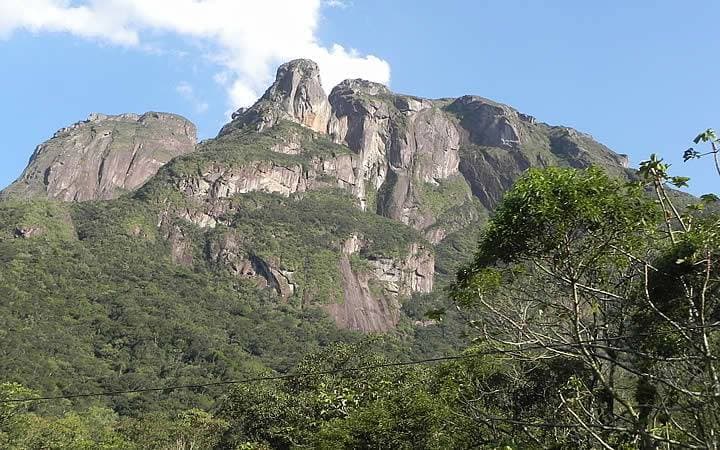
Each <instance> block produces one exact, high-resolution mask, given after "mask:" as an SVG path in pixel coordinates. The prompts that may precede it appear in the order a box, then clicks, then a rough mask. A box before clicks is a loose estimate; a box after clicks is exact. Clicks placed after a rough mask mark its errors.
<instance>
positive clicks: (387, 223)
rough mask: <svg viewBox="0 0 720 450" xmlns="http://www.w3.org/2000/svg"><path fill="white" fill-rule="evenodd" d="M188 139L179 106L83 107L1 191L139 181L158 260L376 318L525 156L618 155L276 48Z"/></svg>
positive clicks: (383, 322)
mask: <svg viewBox="0 0 720 450" xmlns="http://www.w3.org/2000/svg"><path fill="white" fill-rule="evenodd" d="M194 148H195V128H194V127H193V126H192V124H190V123H189V122H187V121H186V120H185V119H182V118H180V117H178V116H173V115H169V114H160V113H148V114H145V115H143V116H135V115H122V116H111V117H108V116H93V117H91V118H90V119H89V120H87V121H85V122H81V123H79V124H76V125H74V126H73V127H70V128H68V129H64V130H61V131H59V132H58V133H57V134H56V135H55V137H53V139H51V140H50V141H48V142H47V143H45V144H42V145H41V146H39V147H38V149H37V150H36V152H35V154H34V155H33V157H32V159H31V162H30V165H29V166H28V168H27V169H26V171H25V172H24V173H23V175H22V177H21V178H20V180H18V181H17V182H16V183H15V184H13V185H12V186H11V187H10V188H8V189H7V190H6V191H5V192H4V193H3V196H45V197H50V198H52V199H58V200H76V201H82V200H90V199H111V198H114V197H117V196H118V195H119V194H121V193H123V192H127V191H132V190H134V189H138V190H137V191H136V192H135V194H134V195H133V199H132V200H133V201H137V202H140V203H142V204H143V205H146V206H147V207H149V208H153V211H154V214H156V216H157V217H156V225H157V227H158V229H159V230H160V235H161V236H163V237H164V239H165V240H166V241H167V245H168V248H169V255H168V257H169V258H170V259H169V260H172V261H173V262H175V263H176V264H178V265H182V266H188V267H192V266H197V265H208V266H209V267H210V268H211V269H212V270H215V271H220V272H223V273H226V274H229V275H231V276H232V277H234V278H235V279H242V280H245V281H247V280H250V281H252V283H253V284H254V285H255V286H256V287H257V288H258V289H261V290H264V292H267V293H271V295H274V296H276V298H278V299H279V300H280V301H282V302H299V303H300V304H301V305H302V306H303V307H306V306H312V305H315V306H320V307H321V308H323V309H324V310H325V311H326V312H327V313H328V314H329V315H330V316H331V317H332V318H333V319H334V320H335V322H336V324H337V325H338V326H340V327H344V328H351V329H355V330H361V331H365V332H384V331H388V330H390V329H392V328H394V327H395V326H396V324H397V323H398V321H399V320H400V319H401V316H402V313H401V304H402V303H403V302H404V301H409V300H408V299H409V298H410V297H411V296H412V295H413V294H423V293H429V292H431V291H432V290H433V289H434V288H435V285H436V284H437V283H436V280H435V272H436V267H435V265H436V258H437V260H438V263H439V266H440V267H445V272H443V271H442V270H441V271H440V272H439V273H441V274H443V275H445V276H447V273H448V268H451V267H453V264H452V261H448V260H447V258H451V257H452V255H455V256H457V255H458V254H460V253H463V251H464V250H462V249H463V248H466V246H472V245H474V242H469V241H468V239H469V240H472V238H467V239H464V236H475V234H474V230H476V229H477V228H478V226H479V224H480V223H481V222H482V220H484V218H485V217H487V215H488V214H489V212H490V211H492V209H493V208H494V207H495V206H496V205H497V204H498V202H499V201H500V200H501V198H502V195H503V193H504V192H505V191H506V190H507V189H509V188H510V186H511V185H512V183H513V182H514V181H515V180H516V179H517V177H519V176H520V175H521V174H522V172H523V171H525V170H526V169H528V168H529V167H543V166H549V165H562V166H571V167H587V166H589V165H591V164H596V165H600V166H602V167H604V168H605V169H607V170H608V171H610V172H612V173H615V174H617V175H623V174H624V172H625V168H626V167H627V159H626V158H625V157H623V156H622V155H617V154H615V153H614V152H612V151H611V150H610V149H608V148H607V147H605V146H603V145H601V144H599V143H597V142H596V141H594V140H593V139H592V138H591V137H590V136H588V135H586V134H583V133H580V132H578V131H576V130H573V129H570V128H566V127H556V126H550V125H547V124H544V123H540V122H538V121H536V120H535V118H533V117H532V116H529V115H526V114H523V113H520V112H518V111H517V110H515V109H513V108H511V107H509V106H507V105H502V104H499V103H496V102H493V101H491V100H488V99H485V98H482V97H477V96H464V97H460V98H458V99H436V100H431V99H424V98H419V97H413V96H409V95H401V94H396V93H393V92H392V91H390V90H389V89H388V88H387V87H385V86H383V85H380V84H377V83H371V82H368V81H364V80H346V81H343V82H342V83H340V84H339V85H338V86H336V87H335V88H334V89H332V91H331V92H330V95H329V96H327V95H326V93H325V91H324V90H323V87H322V85H321V80H320V74H319V70H318V67H317V65H316V64H315V63H314V62H312V61H308V60H296V61H291V62H289V63H287V64H283V65H282V66H281V67H280V68H279V69H278V71H277V78H276V80H275V82H274V83H273V84H272V86H270V88H269V89H268V90H267V91H266V92H265V94H264V95H263V96H262V97H261V98H260V99H259V100H258V101H257V103H256V104H255V105H253V106H252V107H250V108H247V109H241V110H238V111H237V112H236V113H235V114H233V118H232V121H231V122H230V123H228V124H227V125H225V126H224V127H223V128H222V130H221V131H220V133H219V135H218V136H217V138H215V139H210V140H207V141H204V142H202V143H201V144H199V145H197V147H196V148H195V151H192V150H193V149H194ZM179 155H183V156H181V157H179V158H175V159H173V158H174V157H176V156H179ZM171 160H172V161H171ZM166 163H167V164H166ZM164 164H166V165H165V166H164V167H162V168H161V166H163V165H164ZM158 169H160V170H158ZM156 172H157V174H156ZM148 180H149V181H148ZM146 181H148V182H147V183H146V184H145V182H146ZM141 186H142V187H141ZM19 233H20V234H21V235H22V236H21V237H27V238H32V234H33V231H32V229H31V228H28V229H27V231H25V229H23V230H21V231H20V232H19ZM26 235H27V236H26ZM463 239H464V240H463ZM466 241H468V242H466ZM458 249H460V250H458ZM465 253H467V252H465ZM449 255H450V256H449ZM441 258H444V260H442V261H441Z"/></svg>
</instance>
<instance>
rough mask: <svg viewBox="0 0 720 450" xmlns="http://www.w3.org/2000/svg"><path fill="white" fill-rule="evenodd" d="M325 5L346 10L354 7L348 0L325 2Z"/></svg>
mask: <svg viewBox="0 0 720 450" xmlns="http://www.w3.org/2000/svg"><path fill="white" fill-rule="evenodd" d="M324 5H325V6H327V7H330V8H340V9H345V8H349V7H350V6H352V3H350V2H349V1H347V0H325V2H324Z"/></svg>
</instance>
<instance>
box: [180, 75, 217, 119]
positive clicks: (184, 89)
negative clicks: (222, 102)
mask: <svg viewBox="0 0 720 450" xmlns="http://www.w3.org/2000/svg"><path fill="white" fill-rule="evenodd" d="M175 91H177V93H178V94H180V96H181V97H182V98H184V99H185V100H187V101H188V102H190V103H192V105H193V107H194V108H195V112H197V113H199V114H202V113H204V112H206V111H207V110H208V109H209V108H210V105H209V104H208V103H207V102H204V101H202V100H200V99H199V98H198V97H197V96H196V95H195V89H194V88H193V87H192V85H191V84H190V83H188V82H187V81H181V82H180V84H178V85H177V86H176V87H175Z"/></svg>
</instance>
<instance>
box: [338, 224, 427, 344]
mask: <svg viewBox="0 0 720 450" xmlns="http://www.w3.org/2000/svg"><path fill="white" fill-rule="evenodd" d="M362 246H363V242H362V240H361V239H359V238H358V236H356V235H353V236H351V237H350V238H349V239H347V240H346V241H345V242H344V243H343V247H342V256H341V258H340V265H339V266H340V274H341V276H342V287H343V301H342V302H341V303H334V304H331V305H327V307H326V309H327V311H328V313H329V314H330V316H332V317H333V319H335V322H336V323H337V325H338V326H340V327H343V328H349V329H353V330H359V331H364V332H366V333H368V332H384V331H388V330H390V329H392V328H394V327H395V325H397V322H398V321H399V320H400V303H399V297H404V296H408V295H410V294H411V293H413V292H430V291H432V288H433V275H434V272H435V259H434V256H433V255H432V253H431V252H430V251H428V249H426V248H424V247H422V246H420V245H418V244H412V245H411V246H410V249H409V252H408V255H407V256H406V257H405V258H404V259H401V260H398V259H394V258H372V259H370V261H369V262H370V264H369V267H368V268H364V269H356V268H353V267H352V264H351V263H350V257H351V256H352V255H354V254H356V253H357V252H359V251H360V250H361V249H362ZM373 286H375V289H373Z"/></svg>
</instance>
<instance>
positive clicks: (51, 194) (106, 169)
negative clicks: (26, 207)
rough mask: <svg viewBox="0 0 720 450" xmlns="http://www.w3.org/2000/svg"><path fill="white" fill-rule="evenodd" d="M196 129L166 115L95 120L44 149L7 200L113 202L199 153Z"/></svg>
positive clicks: (9, 190)
mask: <svg viewBox="0 0 720 450" xmlns="http://www.w3.org/2000/svg"><path fill="white" fill-rule="evenodd" d="M195 142H196V130H195V126H194V125H193V124H192V123H190V122H189V121H188V120H186V119H184V118H182V117H180V116H177V115H174V114H166V113H155V112H150V113H146V114H143V115H141V116H139V115H136V114H122V115H118V116H106V115H103V114H92V115H90V117H89V118H88V119H87V120H85V121H83V122H78V123H76V124H74V125H72V126H70V127H67V128H63V129H61V130H59V131H58V132H57V133H55V135H54V136H53V137H52V138H51V139H50V140H49V141H47V142H45V143H43V144H40V145H39V146H38V147H37V148H36V150H35V152H34V153H33V155H32V157H31V158H30V162H29V164H28V167H27V168H26V169H25V171H24V172H23V174H22V175H21V176H20V178H19V179H18V180H17V181H15V182H14V183H13V184H12V185H11V186H10V187H8V188H7V189H6V190H4V191H3V192H2V194H0V195H1V196H2V197H19V198H27V197H38V196H39V197H47V198H51V199H56V200H61V201H85V200H98V199H103V200H106V199H112V198H116V197H118V196H119V195H121V194H123V193H125V192H129V191H133V190H135V189H137V188H138V187H140V186H141V185H142V184H144V183H145V182H146V181H147V180H148V179H149V178H150V177H152V176H153V175H155V173H157V171H158V169H160V167H162V166H163V165H165V164H166V163H167V162H168V161H170V160H171V159H172V158H175V157H176V156H180V155H183V154H186V153H189V152H191V151H192V150H193V149H194V147H195Z"/></svg>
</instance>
